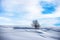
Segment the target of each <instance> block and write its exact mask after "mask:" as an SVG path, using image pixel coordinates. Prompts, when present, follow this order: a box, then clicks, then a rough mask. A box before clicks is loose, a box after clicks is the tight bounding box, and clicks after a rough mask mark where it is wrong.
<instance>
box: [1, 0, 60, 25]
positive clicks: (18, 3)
mask: <svg viewBox="0 0 60 40" xmlns="http://www.w3.org/2000/svg"><path fill="white" fill-rule="evenodd" d="M35 19H37V20H38V21H39V23H40V24H41V25H44V26H59V25H60V2H59V0H0V25H30V24H31V23H32V20H35Z"/></svg>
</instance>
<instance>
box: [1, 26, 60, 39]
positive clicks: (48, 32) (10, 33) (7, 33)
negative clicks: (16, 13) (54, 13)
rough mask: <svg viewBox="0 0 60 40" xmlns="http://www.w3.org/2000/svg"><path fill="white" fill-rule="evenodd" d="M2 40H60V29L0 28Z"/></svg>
mask: <svg viewBox="0 0 60 40" xmlns="http://www.w3.org/2000/svg"><path fill="white" fill-rule="evenodd" d="M0 40H60V27H43V28H40V29H34V28H29V27H15V28H13V27H0Z"/></svg>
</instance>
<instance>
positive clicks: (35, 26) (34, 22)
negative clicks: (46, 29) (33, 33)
mask: <svg viewBox="0 0 60 40" xmlns="http://www.w3.org/2000/svg"><path fill="white" fill-rule="evenodd" d="M32 25H33V27H34V28H35V29H39V27H40V25H39V23H38V21H37V20H33V24H32Z"/></svg>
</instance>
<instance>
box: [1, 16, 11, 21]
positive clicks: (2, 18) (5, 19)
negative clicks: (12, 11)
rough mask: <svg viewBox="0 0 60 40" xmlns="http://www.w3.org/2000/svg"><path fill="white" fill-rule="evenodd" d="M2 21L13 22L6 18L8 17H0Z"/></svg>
mask: <svg viewBox="0 0 60 40" xmlns="http://www.w3.org/2000/svg"><path fill="white" fill-rule="evenodd" d="M0 21H11V19H9V18H6V17H0Z"/></svg>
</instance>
